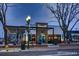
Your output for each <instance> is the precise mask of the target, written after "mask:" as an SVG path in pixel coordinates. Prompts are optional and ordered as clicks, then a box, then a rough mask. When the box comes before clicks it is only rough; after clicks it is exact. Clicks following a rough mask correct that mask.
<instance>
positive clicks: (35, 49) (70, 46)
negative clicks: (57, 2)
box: [0, 45, 79, 52]
mask: <svg viewBox="0 0 79 59" xmlns="http://www.w3.org/2000/svg"><path fill="white" fill-rule="evenodd" d="M62 49H79V45H77V46H75V45H74V46H73V45H69V46H68V45H49V46H48V47H31V48H29V49H27V48H26V49H25V50H21V48H8V51H7V50H6V49H5V48H0V52H22V51H49V50H62Z"/></svg>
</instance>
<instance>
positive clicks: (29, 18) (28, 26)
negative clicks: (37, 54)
mask: <svg viewBox="0 0 79 59" xmlns="http://www.w3.org/2000/svg"><path fill="white" fill-rule="evenodd" d="M30 20H31V17H30V16H27V17H26V22H27V32H28V43H27V48H28V49H29V40H30V38H29V35H30Z"/></svg>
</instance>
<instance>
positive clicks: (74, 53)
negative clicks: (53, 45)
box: [0, 49, 79, 56]
mask: <svg viewBox="0 0 79 59" xmlns="http://www.w3.org/2000/svg"><path fill="white" fill-rule="evenodd" d="M0 56H79V49H69V50H68V49H67V50H66V49H62V50H48V51H20V52H0Z"/></svg>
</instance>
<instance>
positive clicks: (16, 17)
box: [0, 3, 78, 37]
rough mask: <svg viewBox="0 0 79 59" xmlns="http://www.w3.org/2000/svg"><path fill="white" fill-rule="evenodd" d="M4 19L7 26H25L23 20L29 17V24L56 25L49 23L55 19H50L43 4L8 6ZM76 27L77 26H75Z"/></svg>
mask: <svg viewBox="0 0 79 59" xmlns="http://www.w3.org/2000/svg"><path fill="white" fill-rule="evenodd" d="M8 6H10V7H8V9H7V14H6V19H7V24H8V25H14V26H20V25H21V26H23V25H25V24H26V22H25V18H26V17H27V16H28V15H29V16H31V24H35V23H36V22H47V23H48V24H51V25H58V23H57V22H53V23H52V22H51V21H53V20H55V21H56V19H54V18H52V15H51V12H50V11H49V10H48V9H47V8H46V6H45V5H44V4H38V3H31V4H29V3H26V4H8ZM71 25H72V24H71ZM76 27H78V24H77V25H76ZM0 37H3V29H2V25H1V23H0Z"/></svg>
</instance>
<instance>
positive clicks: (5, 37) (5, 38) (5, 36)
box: [3, 26, 8, 45]
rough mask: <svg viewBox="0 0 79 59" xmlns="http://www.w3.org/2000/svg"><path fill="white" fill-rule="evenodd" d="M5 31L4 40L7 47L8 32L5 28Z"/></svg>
mask: <svg viewBox="0 0 79 59" xmlns="http://www.w3.org/2000/svg"><path fill="white" fill-rule="evenodd" d="M3 29H4V40H5V45H7V44H8V39H7V30H6V28H5V26H3Z"/></svg>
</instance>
